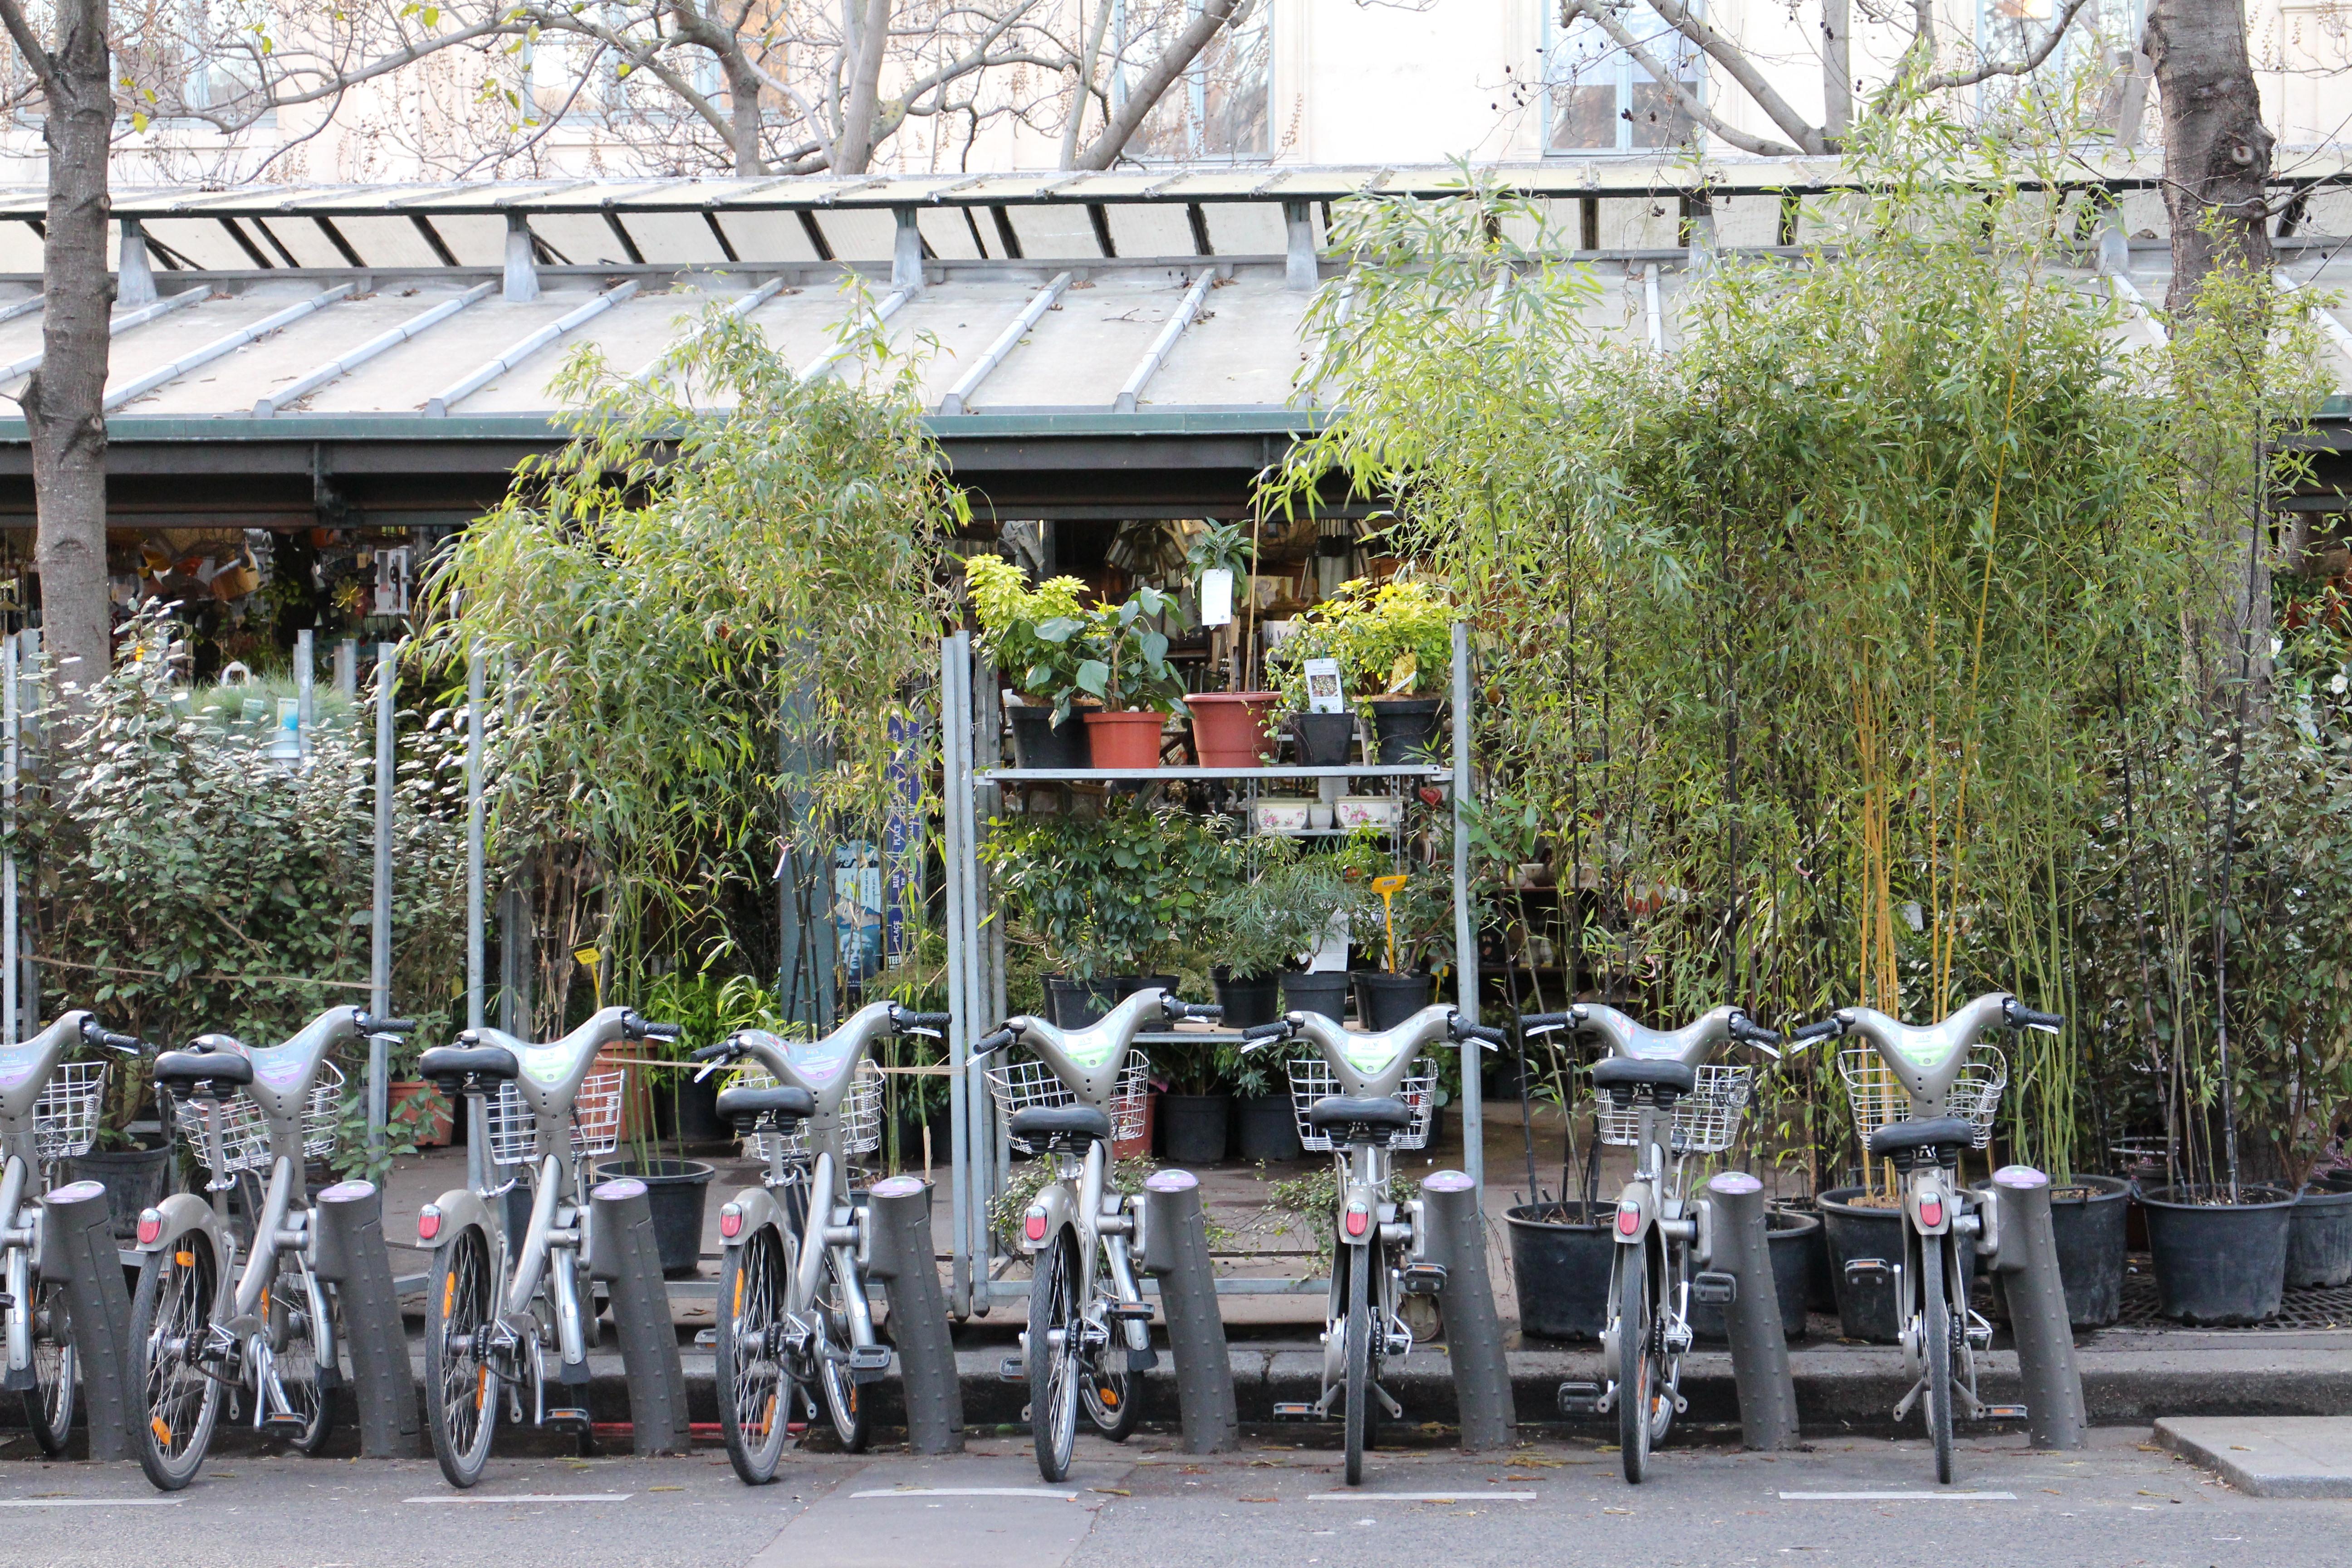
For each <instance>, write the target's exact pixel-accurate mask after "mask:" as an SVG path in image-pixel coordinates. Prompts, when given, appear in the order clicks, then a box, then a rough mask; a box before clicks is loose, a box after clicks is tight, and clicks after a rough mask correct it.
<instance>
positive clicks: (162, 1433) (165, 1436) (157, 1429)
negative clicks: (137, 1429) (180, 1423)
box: [147, 1415, 172, 1448]
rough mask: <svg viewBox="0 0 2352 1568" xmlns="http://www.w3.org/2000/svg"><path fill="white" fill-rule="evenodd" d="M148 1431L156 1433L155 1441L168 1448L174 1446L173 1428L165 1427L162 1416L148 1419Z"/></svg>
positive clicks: (151, 1416)
mask: <svg viewBox="0 0 2352 1568" xmlns="http://www.w3.org/2000/svg"><path fill="white" fill-rule="evenodd" d="M147 1430H149V1431H150V1432H152V1433H154V1434H155V1441H157V1442H158V1443H161V1444H163V1447H166V1448H168V1447H171V1446H172V1428H171V1427H170V1426H167V1425H165V1423H164V1420H163V1417H162V1416H161V1415H150V1416H149V1417H148V1418H147Z"/></svg>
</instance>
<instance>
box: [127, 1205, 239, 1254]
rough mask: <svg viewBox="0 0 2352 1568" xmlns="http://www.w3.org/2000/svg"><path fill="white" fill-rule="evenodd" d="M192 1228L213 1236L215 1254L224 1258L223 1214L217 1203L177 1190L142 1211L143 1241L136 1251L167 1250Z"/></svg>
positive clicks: (141, 1232)
mask: <svg viewBox="0 0 2352 1568" xmlns="http://www.w3.org/2000/svg"><path fill="white" fill-rule="evenodd" d="M192 1230H201V1231H203V1232H204V1233H205V1235H206V1236H207V1237H211V1238H212V1243H213V1257H214V1258H222V1257H223V1256H224V1255H223V1252H222V1249H221V1245H220V1240H221V1236H220V1217H219V1216H218V1215H215V1214H214V1213H213V1205H210V1204H208V1203H206V1202H205V1200H204V1199H202V1198H200V1197H198V1196H197V1195H196V1194H194V1193H173V1194H172V1195H171V1196H169V1197H167V1198H165V1199H164V1200H163V1202H162V1203H160V1204H157V1205H155V1206H154V1207H152V1208H150V1209H144V1210H142V1211H141V1213H140V1215H139V1241H138V1245H137V1247H136V1248H135V1250H137V1251H140V1252H163V1251H165V1250H167V1249H169V1248H170V1247H171V1246H172V1244H173V1243H174V1242H176V1241H178V1240H179V1239H180V1237H184V1236H185V1235H187V1234H188V1232H190V1231H192Z"/></svg>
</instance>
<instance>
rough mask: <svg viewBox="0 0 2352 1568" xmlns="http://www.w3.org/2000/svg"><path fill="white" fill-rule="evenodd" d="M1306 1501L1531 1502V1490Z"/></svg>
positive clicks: (1341, 1495) (1323, 1495)
mask: <svg viewBox="0 0 2352 1568" xmlns="http://www.w3.org/2000/svg"><path fill="white" fill-rule="evenodd" d="M1535 1500H1536V1494H1535V1493H1533V1492H1309V1493H1307V1501H1308V1502H1533V1501H1535Z"/></svg>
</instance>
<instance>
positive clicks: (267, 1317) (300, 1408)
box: [262, 1254, 335, 1454]
mask: <svg viewBox="0 0 2352 1568" xmlns="http://www.w3.org/2000/svg"><path fill="white" fill-rule="evenodd" d="M331 1310H332V1309H331V1307H330V1306H329V1304H328V1298H327V1287H326V1286H324V1285H323V1284H321V1283H320V1280H319V1278H318V1276H317V1275H315V1274H312V1273H311V1272H310V1264H308V1263H306V1262H304V1261H303V1260H302V1258H301V1257H300V1255H299V1254H296V1255H294V1257H293V1258H292V1262H291V1265H290V1267H289V1268H288V1269H287V1271H286V1272H285V1273H283V1274H281V1275H279V1276H278V1281H277V1283H276V1284H275V1285H273V1286H271V1287H270V1289H269V1291H268V1294H267V1295H266V1296H265V1297H264V1298H263V1309H262V1321H263V1322H264V1323H266V1324H267V1325H268V1331H269V1352H270V1381H271V1383H272V1384H274V1385H275V1386H274V1389H273V1393H274V1394H275V1398H276V1402H277V1403H278V1407H279V1413H281V1414H282V1415H284V1416H285V1417H287V1419H286V1421H285V1424H284V1426H283V1427H281V1428H280V1429H279V1431H280V1435H281V1436H284V1437H285V1439H286V1441H287V1442H288V1443H289V1445H291V1446H292V1447H295V1448H297V1449H299V1451H301V1452H302V1453H305V1454H315V1453H317V1452H318V1451H319V1450H320V1449H321V1448H323V1447H326V1446H327V1439H328V1438H329V1437H331V1436H333V1435H334V1430H335V1402H334V1396H333V1394H331V1392H330V1385H331V1382H332V1380H331V1379H328V1378H323V1377H321V1376H320V1373H321V1372H322V1371H324V1370H326V1369H325V1367H324V1365H323V1363H322V1362H321V1356H322V1355H327V1356H331V1355H332V1354H333V1353H334V1352H333V1351H332V1349H331V1347H332V1346H333V1344H334V1342H335V1338H334V1334H333V1320H332V1319H331V1318H330V1317H329V1316H328V1314H329V1312H330V1311H331Z"/></svg>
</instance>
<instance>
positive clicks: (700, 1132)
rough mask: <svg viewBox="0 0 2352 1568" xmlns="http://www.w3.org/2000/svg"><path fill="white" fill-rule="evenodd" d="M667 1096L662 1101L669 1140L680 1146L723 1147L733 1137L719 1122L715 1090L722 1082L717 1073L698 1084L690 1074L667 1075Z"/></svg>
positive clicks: (725, 1125)
mask: <svg viewBox="0 0 2352 1568" xmlns="http://www.w3.org/2000/svg"><path fill="white" fill-rule="evenodd" d="M668 1078H669V1080H670V1081H669V1084H668V1086H667V1087H668V1089H669V1092H668V1093H667V1094H666V1095H664V1096H663V1097H662V1098H663V1099H665V1100H667V1101H668V1102H669V1103H668V1104H667V1106H666V1107H665V1108H664V1109H666V1110H667V1111H668V1112H669V1125H670V1136H672V1137H674V1138H676V1139H677V1141H678V1142H681V1143H723V1142H727V1141H728V1140H729V1139H731V1138H733V1137H734V1136H735V1130H734V1129H733V1128H732V1127H730V1126H728V1125H727V1124H726V1123H725V1122H723V1121H719V1085H720V1084H721V1083H722V1082H724V1081H726V1080H725V1079H723V1078H722V1077H721V1076H720V1075H719V1074H717V1073H713V1074H711V1076H710V1077H709V1078H706V1079H697V1078H696V1075H694V1074H693V1073H690V1072H674V1073H671V1074H669V1075H668Z"/></svg>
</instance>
